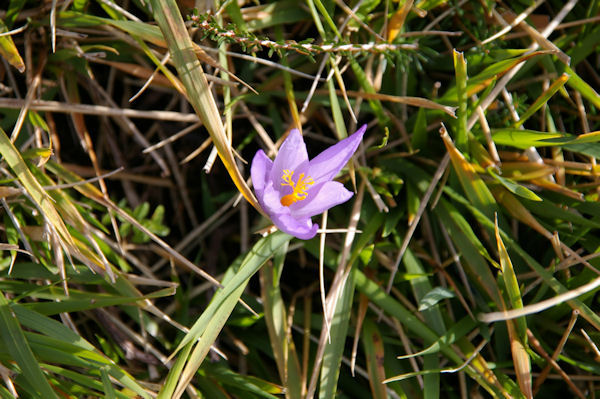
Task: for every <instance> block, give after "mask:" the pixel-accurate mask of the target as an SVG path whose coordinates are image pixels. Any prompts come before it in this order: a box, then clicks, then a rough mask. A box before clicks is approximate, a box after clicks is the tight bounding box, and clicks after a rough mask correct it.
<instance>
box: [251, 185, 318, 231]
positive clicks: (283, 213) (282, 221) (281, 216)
mask: <svg viewBox="0 0 600 399" xmlns="http://www.w3.org/2000/svg"><path fill="white" fill-rule="evenodd" d="M279 197H280V195H279V192H278V191H277V190H276V189H275V188H274V187H273V183H272V182H268V183H267V185H266V186H265V190H264V192H263V196H262V200H261V205H262V206H263V208H264V210H265V212H267V214H268V215H269V217H270V218H271V220H272V221H273V223H274V224H275V226H277V228H278V229H279V230H281V231H283V232H284V233H287V234H290V235H293V236H294V237H297V238H300V239H303V240H309V239H311V238H313V237H314V236H315V235H316V234H317V230H318V229H319V225H318V224H313V223H312V221H311V220H310V217H297V216H296V215H292V212H291V210H290V208H289V207H287V206H283V205H281V202H280V198H279Z"/></svg>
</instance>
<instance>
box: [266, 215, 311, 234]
mask: <svg viewBox="0 0 600 399" xmlns="http://www.w3.org/2000/svg"><path fill="white" fill-rule="evenodd" d="M271 218H272V219H273V223H275V226H277V228H278V229H279V230H281V231H283V232H284V233H287V234H289V235H292V236H294V237H297V238H300V239H302V240H310V239H311V238H313V237H314V236H315V235H317V230H319V225H318V224H316V223H313V222H312V221H311V220H310V218H306V219H296V218H295V217H293V216H292V215H290V214H274V215H271Z"/></svg>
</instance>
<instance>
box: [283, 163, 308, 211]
mask: <svg viewBox="0 0 600 399" xmlns="http://www.w3.org/2000/svg"><path fill="white" fill-rule="evenodd" d="M293 175H294V171H293V170H289V169H284V170H283V176H282V178H283V181H284V182H283V183H281V185H282V186H290V187H291V188H292V190H294V191H293V192H292V193H291V194H288V195H284V196H283V197H281V200H280V201H281V205H283V206H290V205H292V204H293V203H295V202H298V201H302V200H304V199H306V197H307V196H308V193H307V192H306V189H307V187H308V186H312V185H313V184H314V180H313V179H312V177H310V176H307V177H306V179H305V178H304V173H300V176H299V177H298V181H297V182H296V183H294V181H293V180H292V176H293Z"/></svg>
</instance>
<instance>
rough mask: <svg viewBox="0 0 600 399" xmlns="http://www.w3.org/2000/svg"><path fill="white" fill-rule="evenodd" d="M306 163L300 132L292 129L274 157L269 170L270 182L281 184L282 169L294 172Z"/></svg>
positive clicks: (306, 156) (306, 158) (306, 157)
mask: <svg viewBox="0 0 600 399" xmlns="http://www.w3.org/2000/svg"><path fill="white" fill-rule="evenodd" d="M306 162H308V153H307V152H306V144H304V140H303V139H302V135H301V134H300V131H299V130H298V129H292V131H291V132H290V134H289V135H288V137H287V138H286V139H285V141H284V142H283V144H282V145H281V147H280V148H279V152H278V153H277V156H276V157H275V161H274V162H273V168H272V169H271V181H274V182H277V181H278V182H282V181H283V180H281V177H282V176H283V170H284V169H289V170H292V171H296V170H297V169H298V168H299V167H300V165H302V164H304V163H306ZM278 189H279V188H278Z"/></svg>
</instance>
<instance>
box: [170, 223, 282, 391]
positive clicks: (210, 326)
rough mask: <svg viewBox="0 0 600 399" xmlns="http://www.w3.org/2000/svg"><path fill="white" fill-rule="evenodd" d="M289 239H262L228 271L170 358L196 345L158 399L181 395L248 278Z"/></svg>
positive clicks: (279, 235)
mask: <svg viewBox="0 0 600 399" xmlns="http://www.w3.org/2000/svg"><path fill="white" fill-rule="evenodd" d="M291 238H292V237H291V236H289V235H287V234H284V233H281V232H275V233H273V234H271V235H269V236H267V237H265V238H262V239H261V240H259V241H258V242H257V243H256V244H255V245H254V247H253V248H252V249H251V250H250V251H249V252H248V254H247V255H246V257H245V258H244V259H243V260H242V261H241V262H240V263H239V268H237V267H236V266H237V265H236V264H234V265H232V267H230V269H229V271H228V273H227V274H226V276H225V278H224V279H223V282H222V286H223V288H221V289H219V290H218V291H217V292H216V293H215V295H214V297H213V299H212V301H211V303H210V305H208V307H207V308H206V310H205V311H204V312H203V313H202V315H200V317H199V318H198V320H196V322H195V323H194V325H193V326H192V328H191V329H190V331H189V332H188V333H187V334H186V336H185V337H184V338H183V340H182V342H181V343H180V344H179V346H178V347H177V349H176V350H175V351H174V352H173V354H172V355H171V356H173V355H175V354H176V353H177V352H179V351H180V350H181V349H182V348H183V347H185V346H186V345H188V344H190V343H193V342H196V346H195V347H194V350H193V351H192V353H191V355H190V356H189V358H187V356H186V358H187V364H186V365H185V367H184V369H183V371H182V372H181V374H180V375H179V376H178V380H179V383H178V385H177V388H176V390H175V392H174V393H171V392H168V391H167V390H166V389H165V388H164V387H163V389H162V390H161V392H160V394H159V398H171V397H174V398H177V397H179V396H180V395H181V394H182V393H183V390H184V389H185V387H186V386H187V384H188V383H189V381H190V380H191V379H192V378H193V376H194V374H195V373H196V370H198V368H199V367H200V365H201V364H202V361H203V360H204V358H205V356H206V354H207V353H208V351H209V349H210V346H211V345H212V344H213V342H214V341H215V339H216V338H217V336H218V335H219V333H220V331H221V329H222V328H223V325H224V324H225V322H226V321H227V319H228V317H229V314H230V313H231V311H232V310H233V308H234V307H235V305H236V303H237V302H238V300H239V298H240V296H241V295H242V292H243V291H244V288H245V287H246V284H248V281H249V280H250V277H252V276H253V275H254V274H255V273H256V272H257V271H258V270H259V269H260V268H261V267H262V266H263V265H264V264H265V262H267V260H269V259H270V258H271V257H272V256H273V255H274V254H275V253H276V251H277V249H278V248H279V247H281V246H282V245H284V244H285V243H287V242H288V241H289V240H290V239H291ZM235 269H237V270H235ZM182 355H183V354H180V356H182ZM173 373H175V371H173V370H172V371H171V372H170V373H169V377H168V378H172V377H171V374H173Z"/></svg>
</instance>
